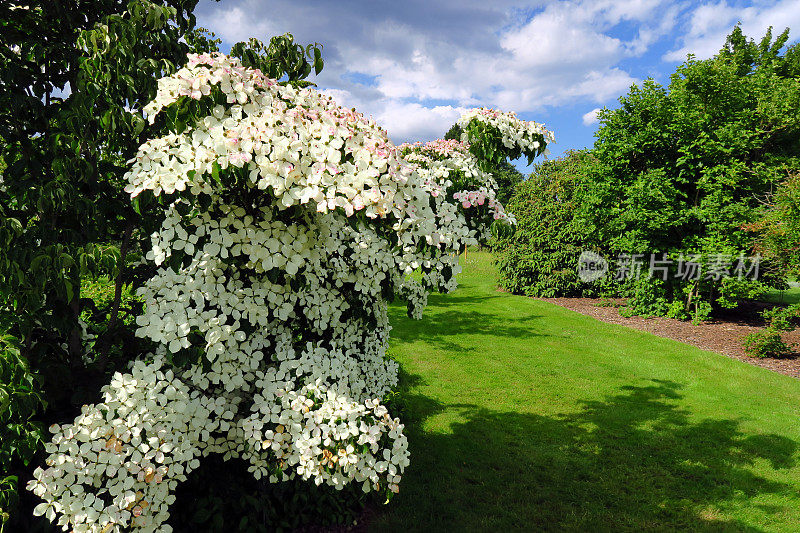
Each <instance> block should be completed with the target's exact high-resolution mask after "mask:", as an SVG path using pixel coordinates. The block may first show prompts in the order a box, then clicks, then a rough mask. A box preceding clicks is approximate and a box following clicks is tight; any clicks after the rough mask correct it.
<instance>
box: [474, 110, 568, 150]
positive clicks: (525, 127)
mask: <svg viewBox="0 0 800 533" xmlns="http://www.w3.org/2000/svg"><path fill="white" fill-rule="evenodd" d="M472 121H478V122H482V123H484V124H486V125H487V126H490V127H492V128H494V129H495V130H497V131H498V132H500V135H501V137H502V142H503V145H504V146H505V147H506V148H514V147H519V148H520V149H521V150H522V151H523V152H535V151H536V150H538V149H539V148H540V147H541V146H542V144H543V143H544V145H545V151H544V154H547V153H548V152H547V148H546V147H547V145H549V144H552V143H554V142H556V138H555V135H553V132H551V131H549V130H548V129H547V128H545V126H544V124H539V123H538V122H533V121H526V120H522V119H520V118H519V117H517V115H516V113H514V112H503V111H497V110H495V109H489V108H487V107H479V108H476V109H470V110H469V111H467V112H466V113H464V114H463V115H461V118H459V119H458V125H459V126H461V127H462V128H464V132H463V133H462V134H461V140H462V141H469V140H470V139H469V130H468V128H467V125H468V124H469V123H470V122H472Z"/></svg>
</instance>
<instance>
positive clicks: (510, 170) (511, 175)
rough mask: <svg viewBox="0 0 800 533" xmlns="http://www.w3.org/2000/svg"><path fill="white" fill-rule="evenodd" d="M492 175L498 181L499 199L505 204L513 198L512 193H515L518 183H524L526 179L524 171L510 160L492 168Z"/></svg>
mask: <svg viewBox="0 0 800 533" xmlns="http://www.w3.org/2000/svg"><path fill="white" fill-rule="evenodd" d="M492 176H494V180H495V181H496V182H497V199H498V200H500V203H501V204H503V205H506V204H507V203H508V202H509V200H511V195H512V194H514V188H515V187H516V186H517V184H519V183H522V181H523V180H524V179H525V177H524V176H523V175H522V173H521V172H520V171H519V170H517V169H516V167H515V166H514V165H512V164H511V163H509V162H508V161H503V162H502V163H500V164H499V165H497V166H495V167H494V168H492Z"/></svg>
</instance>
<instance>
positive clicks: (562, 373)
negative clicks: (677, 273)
mask: <svg viewBox="0 0 800 533" xmlns="http://www.w3.org/2000/svg"><path fill="white" fill-rule="evenodd" d="M464 270H465V272H464V273H462V274H461V276H460V285H461V288H460V289H459V290H458V291H456V292H455V293H453V294H450V295H431V297H430V300H429V302H430V304H429V307H428V308H427V309H426V314H425V317H424V318H423V319H422V321H413V320H410V319H407V318H406V317H405V310H404V308H402V307H400V306H393V307H392V309H391V322H392V325H393V328H394V329H393V331H392V343H391V351H392V354H393V356H394V357H396V358H397V360H398V361H399V362H400V364H401V365H402V368H403V373H402V382H403V385H404V388H405V391H404V393H403V394H402V400H401V404H402V405H403V412H402V413H401V416H402V417H404V419H405V421H406V422H407V429H406V431H407V434H408V437H409V440H410V446H411V452H412V465H411V467H409V469H408V471H407V472H406V476H405V478H404V479H403V482H402V483H401V493H400V494H399V495H398V496H397V497H396V498H395V499H394V500H392V502H391V504H390V505H389V506H387V507H386V508H385V509H384V510H383V511H382V513H381V514H380V515H379V516H377V517H376V518H375V520H374V521H372V523H371V527H370V529H371V530H374V531H398V532H409V531H427V532H430V531H520V530H522V531H539V530H556V531H564V530H568V531H570V530H572V531H574V530H577V531H641V530H643V529H646V530H656V531H675V530H680V531H687V530H689V531H691V530H695V531H786V532H793V531H800V380H797V379H793V378H790V377H787V376H783V375H779V374H775V373H773V372H770V371H768V370H765V369H762V368H758V367H753V366H750V365H747V364H745V363H741V362H739V361H736V360H733V359H730V358H727V357H724V356H721V355H718V354H714V353H711V352H705V351H702V350H699V349H697V348H694V347H691V346H688V345H685V344H682V343H679V342H676V341H671V340H668V339H663V338H659V337H656V336H653V335H650V334H647V333H643V332H639V331H634V330H630V329H626V328H623V327H620V326H615V325H611V324H605V323H602V322H599V321H596V320H594V319H592V318H589V317H585V316H582V315H579V314H577V313H574V312H572V311H569V310H566V309H563V308H561V307H557V306H555V305H552V304H548V303H545V302H541V301H537V300H533V299H529V298H525V297H520V296H512V295H509V294H505V293H502V292H498V291H496V290H495V289H494V279H495V278H494V270H493V267H492V265H491V258H490V257H489V256H488V255H487V254H483V253H477V252H476V253H473V252H470V253H469V257H468V260H467V262H466V265H465V268H464Z"/></svg>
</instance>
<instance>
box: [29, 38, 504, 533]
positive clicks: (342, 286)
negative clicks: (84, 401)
mask: <svg viewBox="0 0 800 533" xmlns="http://www.w3.org/2000/svg"><path fill="white" fill-rule="evenodd" d="M158 87H159V88H158V94H157V96H156V99H155V101H154V102H153V103H151V104H150V105H149V106H147V108H146V112H147V113H148V115H149V119H150V121H151V123H155V121H156V120H158V119H159V115H167V116H170V112H171V110H173V111H174V110H175V109H176V108H177V107H180V108H181V109H187V108H189V107H190V105H189V104H192V102H196V103H198V104H203V106H201V107H197V109H204V110H206V111H207V113H199V114H198V115H197V116H193V115H191V114H190V116H189V119H188V120H186V122H185V123H186V127H185V128H183V129H182V128H180V127H172V128H171V130H170V132H169V133H166V134H164V135H162V136H160V137H158V138H155V139H153V140H150V141H148V142H146V143H145V144H143V145H142V146H141V148H140V150H139V153H138V154H137V156H136V158H135V159H134V160H132V161H131V164H132V166H131V170H130V172H129V173H128V174H127V179H128V183H129V185H128V186H127V187H126V191H128V192H129V193H130V194H131V196H132V197H137V196H139V195H141V194H152V195H154V196H162V197H164V198H165V199H166V200H167V201H166V205H167V207H166V208H165V211H164V218H163V222H162V223H161V225H160V229H159V230H158V231H156V232H155V233H153V234H152V236H151V242H152V248H151V250H150V251H149V252H148V254H147V260H148V261H151V262H153V263H154V264H155V265H156V266H157V267H158V270H157V272H156V274H155V275H154V276H153V277H152V278H151V279H149V280H148V281H147V282H146V283H145V284H144V285H143V286H142V287H141V288H140V289H139V294H140V296H141V297H142V298H143V299H144V301H145V303H146V312H145V313H144V314H143V315H141V316H139V317H138V318H137V321H136V324H137V327H138V329H137V335H138V336H140V337H143V338H147V339H150V340H152V341H154V342H155V343H157V346H158V347H157V349H156V350H155V352H154V353H152V354H150V355H149V356H147V357H146V358H145V359H144V360H141V361H136V362H135V363H134V364H133V365H132V367H131V369H130V371H129V372H128V373H125V374H120V373H117V374H116V375H115V376H114V378H113V380H112V381H111V383H110V384H109V385H107V386H106V387H105V388H104V389H103V401H102V403H99V404H96V405H91V406H84V408H83V409H82V411H81V414H80V416H78V417H77V418H76V419H75V422H74V423H73V424H67V425H64V426H61V427H58V426H56V427H53V428H51V430H52V432H53V433H54V437H53V440H52V441H51V442H50V443H49V444H48V445H47V448H46V449H47V452H48V453H49V454H50V455H49V457H48V458H47V465H48V468H46V469H41V468H39V469H37V470H36V472H35V478H36V479H35V480H33V481H32V482H31V483H30V485H29V488H30V489H31V490H33V492H34V493H36V494H37V495H38V496H40V497H41V498H43V499H44V503H42V504H40V505H39V506H38V507H37V508H36V513H37V514H44V515H46V516H47V517H48V518H50V519H51V520H57V523H58V524H59V525H63V526H64V529H65V530H66V529H70V528H72V529H73V530H74V531H76V532H81V531H92V532H109V531H123V530H128V529H131V528H139V529H140V530H142V531H169V530H170V528H169V526H168V525H166V523H165V521H166V520H167V518H168V516H169V512H168V508H169V505H170V504H171V503H172V502H173V501H174V499H175V498H174V496H173V492H174V489H175V487H176V485H177V484H178V483H179V482H180V481H183V480H185V479H186V476H187V474H189V472H191V471H192V470H193V469H195V468H197V467H198V466H199V464H200V459H201V458H202V457H203V456H206V455H208V454H210V453H221V454H224V456H225V458H226V459H227V458H231V457H238V458H241V459H243V460H245V461H247V462H248V463H249V465H250V466H249V470H250V471H251V472H252V473H253V475H254V476H256V477H257V478H266V479H268V480H270V481H272V482H279V481H282V480H287V479H290V478H293V477H297V476H299V477H301V478H303V479H307V480H310V481H311V482H313V483H316V484H321V483H325V484H328V485H331V486H334V487H337V488H341V487H343V486H344V485H345V484H347V483H359V484H360V485H361V486H362V487H363V489H364V491H371V490H379V491H387V492H397V491H398V490H399V488H398V483H399V482H400V479H401V476H402V474H403V471H404V469H405V467H406V466H407V465H408V463H409V453H408V448H407V440H406V437H405V436H404V435H403V425H402V424H401V423H400V421H399V420H398V419H396V418H392V417H391V416H390V414H389V413H388V411H387V409H386V408H385V407H384V406H383V405H382V404H381V403H380V399H381V398H382V397H384V396H385V395H386V394H387V393H388V392H389V391H390V390H391V389H392V387H394V386H395V385H396V384H397V371H398V366H397V364H396V363H395V362H394V361H393V360H391V359H389V358H388V357H387V355H386V344H387V339H388V334H389V329H390V327H389V323H388V318H387V306H388V300H390V299H391V297H392V295H397V296H400V297H403V298H405V299H406V300H407V301H408V302H409V313H410V314H412V315H414V316H416V317H419V316H420V315H421V312H422V308H423V307H424V306H425V303H426V301H427V294H428V292H429V291H431V290H433V289H438V290H442V291H446V290H451V289H453V288H454V287H455V275H456V274H457V273H458V271H459V266H458V252H459V251H460V250H462V249H463V248H464V246H467V245H469V244H474V243H477V242H478V241H479V239H482V238H483V237H485V235H486V231H487V228H488V224H490V223H491V222H492V221H493V220H500V221H504V222H508V221H510V217H509V216H508V215H506V214H505V212H504V211H503V208H502V206H501V205H500V204H499V203H498V202H497V201H496V200H495V196H494V194H495V188H496V184H495V183H494V180H493V179H492V178H491V176H490V175H488V174H486V173H485V172H482V171H480V170H479V169H478V167H477V164H476V161H475V160H474V158H473V157H472V156H471V155H470V154H469V151H468V145H466V144H465V143H460V142H457V141H453V142H446V141H442V142H438V143H431V144H428V145H416V146H403V147H401V148H400V149H398V147H395V146H394V145H392V143H391V142H390V141H389V140H388V138H387V136H386V133H385V132H384V131H383V130H381V129H380V128H379V127H377V126H376V125H375V124H374V123H373V122H371V121H368V120H365V119H364V117H363V116H362V115H360V114H358V113H356V112H354V111H350V110H346V109H342V108H340V107H338V106H337V105H336V104H335V103H334V102H333V101H332V100H330V99H329V98H327V97H325V96H323V95H322V94H320V93H319V92H317V91H315V90H313V89H310V88H306V89H295V88H293V87H291V86H283V85H279V84H277V83H276V82H275V81H274V80H270V79H267V78H266V77H264V76H263V75H262V74H261V73H260V72H259V71H257V70H252V69H248V68H245V67H243V66H242V65H241V64H240V62H239V61H238V60H237V59H235V58H231V57H226V56H224V55H221V54H214V55H191V56H190V57H189V63H188V65H187V66H186V67H185V68H183V69H181V70H180V71H178V72H177V73H176V74H174V75H172V76H170V77H168V78H164V79H161V80H160V81H159V86H158ZM173 116H174V115H173ZM404 156H405V157H404ZM454 184H456V186H454ZM461 186H466V187H467V188H463V189H462V188H458V187H461ZM454 187H455V188H454ZM415 271H419V272H421V275H414V276H413V277H412V273H414V272H415Z"/></svg>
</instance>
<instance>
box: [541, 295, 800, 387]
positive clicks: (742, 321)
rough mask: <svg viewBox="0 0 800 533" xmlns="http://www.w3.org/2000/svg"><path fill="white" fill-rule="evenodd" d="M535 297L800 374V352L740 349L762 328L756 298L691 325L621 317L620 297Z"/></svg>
mask: <svg viewBox="0 0 800 533" xmlns="http://www.w3.org/2000/svg"><path fill="white" fill-rule="evenodd" d="M537 300H542V301H544V302H549V303H552V304H556V305H559V306H561V307H565V308H567V309H570V310H572V311H575V312H577V313H580V314H582V315H586V316H590V317H593V318H596V319H597V320H601V321H603V322H608V323H610V324H619V325H621V326H627V327H629V328H633V329H638V330H641V331H647V332H649V333H652V334H653V335H658V336H659V337H666V338H668V339H674V340H677V341H681V342H685V343H686V344H691V345H692V346H697V347H698V348H702V349H703V350H710V351H712V352H717V353H721V354H723V355H727V356H728V357H732V358H734V359H739V360H740V361H744V362H746V363H749V364H751V365H755V366H760V367H764V368H768V369H770V370H773V371H775V372H779V373H781V374H786V375H787V376H792V377H795V378H800V354H798V353H795V354H794V356H793V357H789V358H785V359H759V358H755V357H748V356H747V355H746V354H745V353H744V346H743V345H742V342H743V339H744V336H745V335H747V334H748V333H753V332H756V331H759V330H760V329H762V327H763V326H764V321H763V320H762V319H761V317H760V316H759V315H758V312H759V311H761V310H763V309H765V308H766V307H769V306H770V304H765V303H760V302H755V303H751V304H747V305H744V306H741V307H740V308H739V309H736V310H728V311H725V312H724V313H719V314H718V316H715V317H714V319H713V320H710V321H708V322H704V323H702V324H698V325H694V324H692V323H691V322H684V321H682V320H676V319H674V318H663V317H655V318H644V317H640V316H633V317H629V318H626V317H623V316H621V315H620V314H619V310H618V309H617V307H616V306H617V305H620V304H622V303H623V302H622V301H620V300H615V301H612V302H611V303H613V304H614V305H613V306H611V305H606V306H602V305H600V304H601V303H603V302H609V301H608V300H600V299H595V298H537ZM783 340H784V341H785V342H787V343H788V344H789V345H792V344H800V329H798V330H795V331H792V332H790V333H784V334H783ZM795 351H797V347H795Z"/></svg>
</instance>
